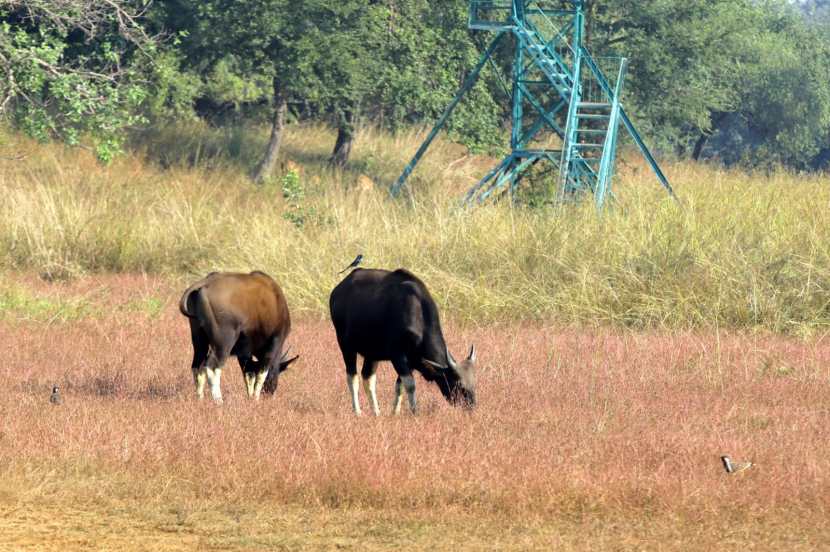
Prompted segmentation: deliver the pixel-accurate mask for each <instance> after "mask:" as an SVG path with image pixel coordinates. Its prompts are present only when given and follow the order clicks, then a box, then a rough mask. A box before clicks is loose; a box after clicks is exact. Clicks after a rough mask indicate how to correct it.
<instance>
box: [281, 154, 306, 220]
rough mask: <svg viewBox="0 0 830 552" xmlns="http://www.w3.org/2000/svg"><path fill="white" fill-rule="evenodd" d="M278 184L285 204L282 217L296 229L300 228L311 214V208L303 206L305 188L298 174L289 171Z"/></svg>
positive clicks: (292, 170)
mask: <svg viewBox="0 0 830 552" xmlns="http://www.w3.org/2000/svg"><path fill="white" fill-rule="evenodd" d="M280 184H281V188H282V197H283V199H285V204H286V210H285V212H283V214H282V217H283V218H284V219H285V220H287V221H288V222H290V223H291V224H293V225H294V226H296V227H297V228H302V226H303V224H305V222H306V220H307V219H308V217H309V215H312V214H313V208H312V207H310V206H308V205H305V188H304V187H303V183H302V181H301V180H300V173H299V172H297V171H296V170H294V169H289V170H288V172H286V173H285V174H284V175H283V177H282V179H281V180H280Z"/></svg>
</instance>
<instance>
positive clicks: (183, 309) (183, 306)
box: [179, 282, 202, 318]
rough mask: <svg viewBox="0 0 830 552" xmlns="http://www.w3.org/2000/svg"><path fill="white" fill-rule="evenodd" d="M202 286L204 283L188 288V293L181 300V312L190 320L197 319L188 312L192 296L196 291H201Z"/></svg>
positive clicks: (193, 314)
mask: <svg viewBox="0 0 830 552" xmlns="http://www.w3.org/2000/svg"><path fill="white" fill-rule="evenodd" d="M201 286H202V282H199V283H198V284H194V285H192V286H190V287H189V288H187V291H185V292H184V293H183V294H182V298H181V299H180V300H179V312H180V313H182V314H183V315H185V316H186V317H188V318H196V314H195V313H193V312H191V311H190V310H188V308H187V305H188V303H189V302H190V296H191V295H193V292H194V291H199V289H201Z"/></svg>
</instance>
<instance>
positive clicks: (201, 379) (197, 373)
mask: <svg viewBox="0 0 830 552" xmlns="http://www.w3.org/2000/svg"><path fill="white" fill-rule="evenodd" d="M206 380H207V374H206V373H205V369H204V367H199V368H194V369H193V383H195V384H196V397H198V398H199V399H204V398H205V381H206Z"/></svg>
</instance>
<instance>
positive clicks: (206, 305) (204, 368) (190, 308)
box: [179, 271, 297, 402]
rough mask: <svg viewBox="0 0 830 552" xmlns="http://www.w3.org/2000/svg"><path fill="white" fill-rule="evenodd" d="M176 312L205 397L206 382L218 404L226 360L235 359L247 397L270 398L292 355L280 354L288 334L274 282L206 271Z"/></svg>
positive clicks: (199, 389) (284, 309) (200, 392)
mask: <svg viewBox="0 0 830 552" xmlns="http://www.w3.org/2000/svg"><path fill="white" fill-rule="evenodd" d="M179 310H180V311H181V313H182V314H183V315H185V316H186V317H187V318H188V319H189V321H190V335H191V337H192V339H193V364H192V367H191V368H192V370H193V380H194V382H195V384H196V395H197V396H198V397H199V398H200V399H201V398H202V397H203V396H204V389H205V379H207V380H208V382H209V383H210V393H211V395H212V396H213V400H215V401H216V402H222V391H221V389H220V387H219V380H220V378H221V375H222V366H223V365H224V364H225V361H226V360H227V359H228V356H230V355H235V356H236V357H237V360H239V366H240V367H241V368H242V374H243V375H244V377H245V386H246V390H247V392H248V396H249V397H254V398H256V399H259V395H260V392H261V391H262V390H265V392H266V393H269V394H273V393H274V392H275V391H276V390H277V383H278V382H279V376H280V373H281V372H283V371H284V370H285V369H286V368H287V367H288V365H289V364H291V363H292V362H294V361H295V360H297V356H294V357H292V358H287V355H286V354H285V353H284V352H283V346H284V345H285V340H286V338H287V337H288V332H289V331H290V330H291V319H290V317H289V315H288V304H287V303H286V302H285V295H283V293H282V290H281V289H280V287H279V286H278V285H277V283H276V282H275V281H274V280H273V279H272V278H271V277H270V276H268V275H267V274H265V273H264V272H259V271H254V272H251V273H250V274H237V273H220V272H211V273H210V274H208V275H207V277H205V278H204V279H203V280H200V281H198V282H196V283H195V284H193V285H192V286H190V287H189V288H187V291H185V292H184V295H182V299H181V301H179Z"/></svg>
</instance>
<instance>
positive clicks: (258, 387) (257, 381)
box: [253, 368, 279, 400]
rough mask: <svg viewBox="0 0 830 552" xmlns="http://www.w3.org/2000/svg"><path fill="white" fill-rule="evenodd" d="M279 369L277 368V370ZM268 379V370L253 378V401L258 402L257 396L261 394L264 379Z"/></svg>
mask: <svg viewBox="0 0 830 552" xmlns="http://www.w3.org/2000/svg"><path fill="white" fill-rule="evenodd" d="M277 369H279V368H277ZM267 377H268V370H263V371H262V372H258V373H257V375H256V376H254V378H253V380H254V399H256V400H259V395H260V394H261V393H262V386H263V385H265V378H267Z"/></svg>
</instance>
